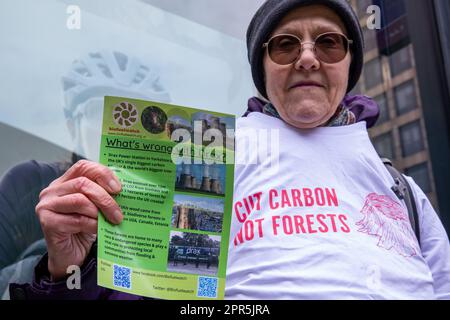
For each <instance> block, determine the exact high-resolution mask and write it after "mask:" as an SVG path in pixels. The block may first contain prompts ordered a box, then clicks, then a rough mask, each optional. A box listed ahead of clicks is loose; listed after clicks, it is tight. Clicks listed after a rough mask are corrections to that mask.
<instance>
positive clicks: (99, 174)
mask: <svg viewBox="0 0 450 320" xmlns="http://www.w3.org/2000/svg"><path fill="white" fill-rule="evenodd" d="M78 177H86V178H88V179H90V180H91V181H93V182H96V183H97V184H98V185H100V186H101V187H103V188H104V189H105V190H106V191H108V192H109V193H113V194H117V193H119V192H120V190H121V189H122V185H121V183H120V181H119V179H118V178H117V177H116V175H115V174H114V172H113V171H112V170H111V169H109V168H108V167H106V166H104V165H101V164H99V163H96V162H92V161H88V160H80V161H78V162H77V163H75V164H74V165H73V166H72V167H70V169H69V170H67V171H66V172H65V173H64V174H63V175H62V176H61V177H59V178H58V179H56V180H55V181H53V182H52V183H51V184H50V186H52V185H56V184H61V183H64V182H67V181H70V180H72V179H75V178H78Z"/></svg>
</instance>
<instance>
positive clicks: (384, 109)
mask: <svg viewBox="0 0 450 320" xmlns="http://www.w3.org/2000/svg"><path fill="white" fill-rule="evenodd" d="M374 100H375V102H376V103H377V104H378V106H379V107H380V117H379V118H378V122H377V124H378V125H379V124H382V123H384V122H386V121H388V120H389V108H388V102H387V99H386V95H385V94H382V95H379V96H377V97H375V98H374Z"/></svg>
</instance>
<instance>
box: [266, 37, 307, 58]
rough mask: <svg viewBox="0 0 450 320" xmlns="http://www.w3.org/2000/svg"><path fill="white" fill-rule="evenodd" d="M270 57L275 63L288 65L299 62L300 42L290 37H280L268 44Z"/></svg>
mask: <svg viewBox="0 0 450 320" xmlns="http://www.w3.org/2000/svg"><path fill="white" fill-rule="evenodd" d="M268 49H269V56H270V58H271V59H272V61H273V62H275V63H277V64H281V65H287V64H291V63H293V62H294V61H295V60H297V57H298V55H299V53H300V50H301V45H300V40H299V39H297V38H296V37H293V36H289V35H279V36H276V37H274V38H272V39H271V40H270V42H269V43H268Z"/></svg>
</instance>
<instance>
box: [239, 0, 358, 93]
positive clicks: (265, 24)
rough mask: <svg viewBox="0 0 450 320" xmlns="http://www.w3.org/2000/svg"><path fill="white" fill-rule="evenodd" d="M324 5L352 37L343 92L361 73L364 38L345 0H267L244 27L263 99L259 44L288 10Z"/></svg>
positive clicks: (266, 37) (260, 46)
mask: <svg viewBox="0 0 450 320" xmlns="http://www.w3.org/2000/svg"><path fill="white" fill-rule="evenodd" d="M318 4H320V5H325V6H327V7H329V8H331V9H332V10H333V11H334V12H336V13H337V14H338V16H339V17H340V18H341V19H342V21H343V23H344V25H345V27H346V28H347V32H348V37H349V39H351V40H353V44H352V45H351V47H350V50H351V51H352V54H353V59H352V63H351V65H350V73H349V79H348V86H347V92H350V91H351V90H352V89H353V88H354V86H355V85H356V83H357V82H358V80H359V77H360V76H361V71H362V67H363V64H364V37H363V33H362V30H361V26H360V25H359V20H358V17H357V16H356V14H355V12H354V11H353V8H352V7H351V5H350V4H349V3H348V2H347V1H346V0H267V1H266V2H265V3H264V4H263V5H262V6H261V7H260V8H259V9H258V11H257V12H256V13H255V15H254V16H253V19H252V21H251V22H250V25H249V26H248V29H247V53H248V60H249V62H250V66H251V69H252V76H253V81H254V83H255V86H256V88H257V89H258V91H259V93H261V94H262V95H263V96H264V97H265V98H267V92H266V85H265V83H264V67H263V57H264V50H263V43H265V42H266V41H267V40H269V36H270V34H271V33H272V32H273V30H274V29H275V28H276V27H277V25H278V23H279V22H280V21H281V20H282V19H283V18H284V16H285V15H286V14H288V13H289V12H290V11H291V10H293V9H295V8H297V7H300V6H306V5H318Z"/></svg>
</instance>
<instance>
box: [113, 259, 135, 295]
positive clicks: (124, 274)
mask: <svg viewBox="0 0 450 320" xmlns="http://www.w3.org/2000/svg"><path fill="white" fill-rule="evenodd" d="M114 286H115V287H122V288H126V289H131V269H130V268H127V267H121V266H118V265H116V264H115V265H114Z"/></svg>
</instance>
